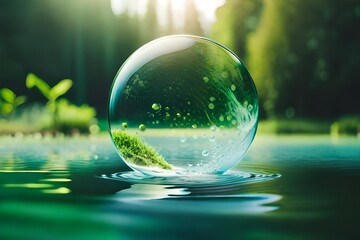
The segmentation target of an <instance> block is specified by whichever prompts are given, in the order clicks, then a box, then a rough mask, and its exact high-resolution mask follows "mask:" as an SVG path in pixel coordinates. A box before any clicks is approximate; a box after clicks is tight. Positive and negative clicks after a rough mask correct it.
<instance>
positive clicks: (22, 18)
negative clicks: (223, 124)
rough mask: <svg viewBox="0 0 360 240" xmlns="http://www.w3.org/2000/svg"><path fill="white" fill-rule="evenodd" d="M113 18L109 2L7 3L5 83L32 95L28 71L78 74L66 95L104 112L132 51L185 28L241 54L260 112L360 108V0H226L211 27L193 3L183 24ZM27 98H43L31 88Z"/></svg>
mask: <svg viewBox="0 0 360 240" xmlns="http://www.w3.org/2000/svg"><path fill="white" fill-rule="evenodd" d="M156 11H157V1H155V0H149V1H147V12H146V13H145V15H141V16H139V15H131V14H127V13H126V12H125V13H124V14H121V15H115V14H113V12H112V9H111V1H110V0H107V1H105V0H104V1H100V0H64V1H57V0H47V1H42V0H29V1H22V0H1V1H0V88H2V87H8V88H11V89H13V90H14V91H16V92H17V93H18V94H26V95H29V92H28V91H27V90H26V87H25V85H24V82H25V78H26V75H27V74H28V73H29V72H34V73H35V74H37V75H39V76H40V77H41V78H43V79H44V80H47V81H48V83H49V84H50V85H53V83H56V82H58V81H59V80H60V79H64V78H70V79H73V80H74V86H73V88H72V89H71V90H70V92H69V98H70V99H71V100H72V101H74V102H76V103H78V104H82V103H88V104H90V105H92V106H94V107H95V108H96V109H97V111H98V113H99V114H100V115H103V116H105V115H106V111H107V110H106V108H107V100H108V91H109V89H110V86H111V83H112V80H113V78H114V76H115V74H116V72H117V70H118V68H119V67H120V66H121V64H122V63H123V62H124V61H125V60H126V58H127V57H128V56H129V55H130V54H131V53H132V52H133V51H135V50H136V49H137V48H138V47H140V46H141V45H142V44H144V43H146V42H148V41H150V40H152V39H154V38H156V37H159V36H163V35H167V34H174V33H188V34H196V35H205V36H208V37H211V38H213V39H214V40H217V41H219V42H220V43H222V44H223V45H225V46H227V47H229V48H230V49H231V50H233V51H234V52H235V53H236V54H237V55H238V56H239V57H240V58H241V59H243V60H244V62H245V63H246V65H247V66H248V68H249V70H250V73H251V74H252V76H253V78H254V80H255V83H256V86H257V88H258V91H259V96H260V101H261V109H262V112H261V114H262V115H261V116H262V117H268V118H271V117H288V118H293V117H308V118H336V117H338V116H341V115H347V114H359V113H360V106H359V103H360V94H359V93H358V92H359V90H360V81H359V76H360V54H359V53H360V49H359V48H360V45H359V42H360V34H359V33H358V29H359V27H360V25H359V23H360V4H359V3H358V1H355V0H345V1H341V0H334V1H326V0H318V1H310V0H286V1H285V0H227V1H226V3H225V4H224V5H223V6H222V7H220V8H219V9H218V10H217V13H216V15H217V21H216V22H215V23H214V25H213V26H212V27H211V31H210V32H206V33H204V32H203V30H202V28H201V26H200V23H199V20H198V19H199V11H197V9H196V6H195V5H194V3H193V2H192V1H191V0H187V1H186V14H185V19H186V21H185V24H184V26H183V27H182V28H180V29H179V28H175V27H174V19H173V18H171V14H172V13H171V10H170V8H169V9H167V10H166V11H168V14H167V16H168V20H167V25H166V27H164V26H161V25H160V24H159V21H158V16H157V14H156ZM31 94H33V95H30V96H29V101H38V100H40V99H41V96H40V95H36V93H34V92H32V93H31Z"/></svg>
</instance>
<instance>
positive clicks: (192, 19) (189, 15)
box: [184, 0, 203, 36]
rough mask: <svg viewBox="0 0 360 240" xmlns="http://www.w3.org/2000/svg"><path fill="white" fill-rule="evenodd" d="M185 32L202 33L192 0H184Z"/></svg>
mask: <svg viewBox="0 0 360 240" xmlns="http://www.w3.org/2000/svg"><path fill="white" fill-rule="evenodd" d="M184 31H185V33H186V34H193V35H200V36H201V35H202V34H203V32H202V29H201V26H200V23H199V16H198V11H197V10H196V7H195V4H194V2H193V0H186V2H185V27H184Z"/></svg>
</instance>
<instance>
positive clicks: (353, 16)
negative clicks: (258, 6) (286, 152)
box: [248, 0, 360, 118]
mask: <svg viewBox="0 0 360 240" xmlns="http://www.w3.org/2000/svg"><path fill="white" fill-rule="evenodd" d="M264 4H265V5H264V12H263V14H262V17H261V21H260V23H259V26H258V28H257V29H256V32H254V33H253V34H251V35H250V36H249V41H248V50H249V65H250V71H251V72H252V75H253V77H254V80H255V82H256V84H257V87H258V90H259V94H260V97H261V100H262V101H261V102H262V105H263V109H264V110H265V111H266V115H267V117H273V116H284V115H285V116H287V117H293V116H294V114H296V115H297V116H302V117H318V118H319V117H320V118H321V117H334V116H338V115H341V114H350V113H358V114H359V113H360V109H359V106H358V103H359V102H360V95H359V94H358V93H357V91H358V90H356V89H359V87H360V82H359V81H358V79H357V78H358V76H359V74H360V72H359V71H360V69H359V67H356V66H360V55H359V54H356V53H358V52H360V45H359V42H360V35H359V34H358V33H357V31H353V30H352V29H358V28H359V21H360V18H359V15H360V14H359V13H358V12H359V10H357V9H359V7H360V6H359V4H358V3H356V1H331V2H329V1H326V0H319V1H310V0H305V1H304V0H289V1H285V0H278V1H272V0H264ZM304 13H306V17H304Z"/></svg>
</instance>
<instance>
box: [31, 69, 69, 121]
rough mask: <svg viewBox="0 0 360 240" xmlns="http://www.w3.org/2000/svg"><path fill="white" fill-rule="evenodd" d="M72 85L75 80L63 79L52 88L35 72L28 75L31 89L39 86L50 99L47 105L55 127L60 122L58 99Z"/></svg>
mask: <svg viewBox="0 0 360 240" xmlns="http://www.w3.org/2000/svg"><path fill="white" fill-rule="evenodd" d="M72 85H73V82H72V81H71V80H70V79H63V80H61V81H60V82H58V83H57V84H56V85H55V86H54V87H52V88H51V87H50V86H49V85H48V84H47V83H46V82H44V81H43V80H42V79H40V78H39V77H37V76H36V75H35V74H33V73H29V74H28V75H27V77H26V87H27V88H29V89H30V88H33V87H36V88H38V89H39V91H40V92H41V93H42V95H43V96H44V97H45V98H46V99H47V100H48V101H47V107H48V108H49V110H50V111H51V112H52V114H53V125H54V127H55V128H57V127H58V124H59V111H58V104H57V99H58V98H59V97H60V96H62V95H64V94H65V93H67V92H68V91H69V89H70V88H71V87H72Z"/></svg>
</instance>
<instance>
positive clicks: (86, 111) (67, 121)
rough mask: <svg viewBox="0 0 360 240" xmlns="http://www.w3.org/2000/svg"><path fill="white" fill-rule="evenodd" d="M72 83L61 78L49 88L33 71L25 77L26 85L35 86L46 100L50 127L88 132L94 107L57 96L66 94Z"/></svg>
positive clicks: (66, 130) (93, 116) (93, 117)
mask: <svg viewBox="0 0 360 240" xmlns="http://www.w3.org/2000/svg"><path fill="white" fill-rule="evenodd" d="M72 85H73V82H72V81H71V80H70V79H63V80H61V81H60V82H58V83H57V84H56V85H55V86H54V87H52V88H51V87H50V86H49V85H48V84H47V83H46V82H44V81H43V80H42V79H40V78H39V77H37V76H36V75H35V74H33V73H30V74H28V75H27V77H26V86H27V87H28V88H33V87H36V88H37V89H38V90H39V91H40V92H41V93H42V95H43V96H44V97H45V98H46V99H47V100H48V102H47V108H48V110H50V112H51V113H52V118H53V123H52V126H50V128H51V129H53V130H58V131H62V132H64V133H69V132H71V131H72V130H74V129H77V130H79V131H80V132H88V131H89V126H90V124H91V123H92V122H94V120H95V116H96V111H95V109H94V108H92V107H89V106H87V105H82V106H80V107H78V106H76V105H74V104H71V103H70V102H69V101H68V100H66V99H60V100H59V97H61V96H63V95H64V94H66V93H67V92H68V91H69V89H70V88H71V87H72Z"/></svg>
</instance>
